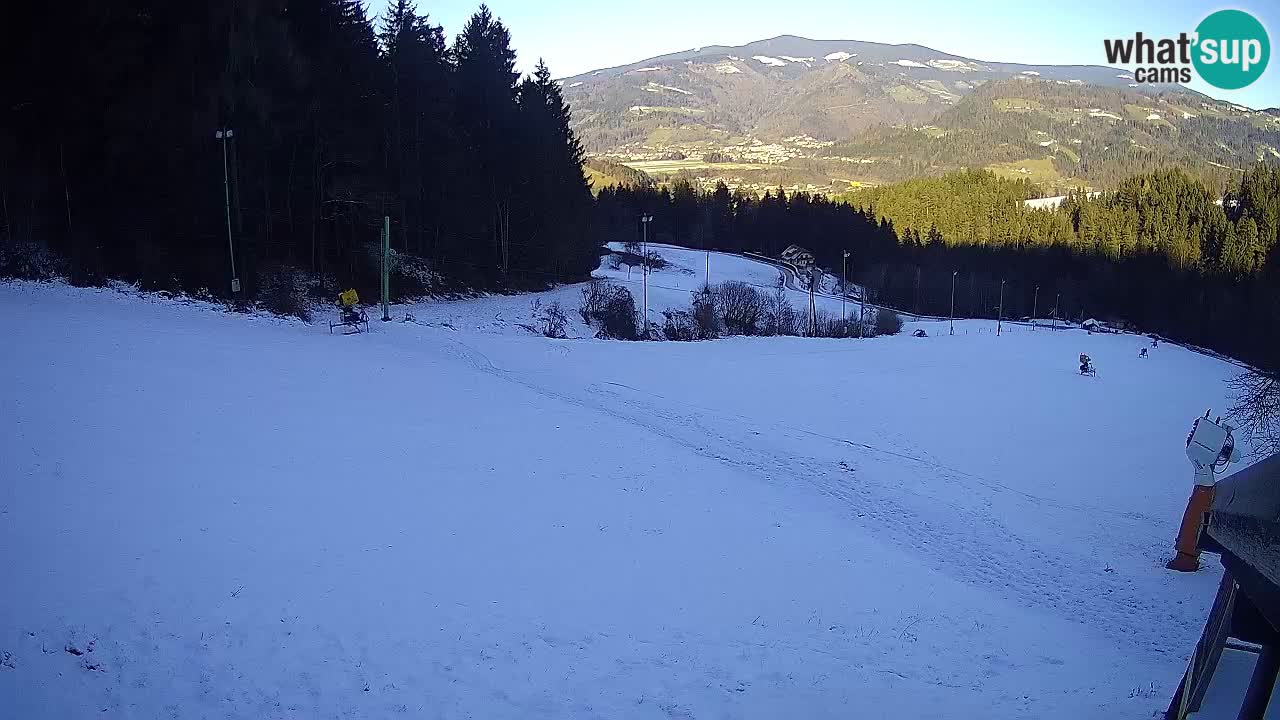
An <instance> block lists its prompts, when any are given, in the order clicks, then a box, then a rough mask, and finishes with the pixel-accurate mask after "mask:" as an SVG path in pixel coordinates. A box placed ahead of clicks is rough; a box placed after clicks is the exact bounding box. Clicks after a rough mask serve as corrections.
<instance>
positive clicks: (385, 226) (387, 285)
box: [382, 215, 391, 322]
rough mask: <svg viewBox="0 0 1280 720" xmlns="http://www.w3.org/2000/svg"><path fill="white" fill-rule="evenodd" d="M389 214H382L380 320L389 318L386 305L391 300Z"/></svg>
mask: <svg viewBox="0 0 1280 720" xmlns="http://www.w3.org/2000/svg"><path fill="white" fill-rule="evenodd" d="M390 276H391V216H390V215H383V216H382V321H383V322H387V321H389V320H390V319H391V314H390V313H389V312H387V310H388V308H387V305H388V303H389V302H390V301H391V297H390V296H391V280H390Z"/></svg>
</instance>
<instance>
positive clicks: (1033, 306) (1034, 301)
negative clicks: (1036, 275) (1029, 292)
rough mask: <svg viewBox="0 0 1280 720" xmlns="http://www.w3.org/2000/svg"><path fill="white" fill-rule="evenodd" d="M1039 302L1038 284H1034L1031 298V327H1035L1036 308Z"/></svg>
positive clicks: (1033, 328)
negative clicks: (1034, 291) (1033, 295)
mask: <svg viewBox="0 0 1280 720" xmlns="http://www.w3.org/2000/svg"><path fill="white" fill-rule="evenodd" d="M1039 304H1040V286H1039V285H1037V286H1036V294H1035V297H1034V298H1032V300H1031V329H1032V330H1035V329H1036V308H1037V307H1038V306H1039Z"/></svg>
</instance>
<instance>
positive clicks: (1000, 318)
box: [996, 280, 1004, 336]
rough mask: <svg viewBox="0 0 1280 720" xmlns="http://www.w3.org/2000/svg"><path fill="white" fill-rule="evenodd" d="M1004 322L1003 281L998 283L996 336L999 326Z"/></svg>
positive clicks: (998, 333) (998, 332)
mask: <svg viewBox="0 0 1280 720" xmlns="http://www.w3.org/2000/svg"><path fill="white" fill-rule="evenodd" d="M1003 321H1004V280H1001V281H1000V309H999V310H997V311H996V336H999V335H1000V324H1001V323H1002V322H1003Z"/></svg>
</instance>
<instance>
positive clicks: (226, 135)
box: [213, 128, 240, 293]
mask: <svg viewBox="0 0 1280 720" xmlns="http://www.w3.org/2000/svg"><path fill="white" fill-rule="evenodd" d="M213 136H214V137H215V138H217V139H219V140H221V141H222V189H223V194H224V196H225V200H226V206H227V255H228V256H229V257H230V258H231V292H232V293H238V292H240V278H239V277H238V276H237V275H236V248H235V245H234V244H232V242H231V175H230V173H229V172H228V171H227V140H230V139H231V138H232V137H235V135H234V134H233V133H232V132H231V130H230V129H227V128H224V129H220V130H218V131H217V132H215V133H214V134H213Z"/></svg>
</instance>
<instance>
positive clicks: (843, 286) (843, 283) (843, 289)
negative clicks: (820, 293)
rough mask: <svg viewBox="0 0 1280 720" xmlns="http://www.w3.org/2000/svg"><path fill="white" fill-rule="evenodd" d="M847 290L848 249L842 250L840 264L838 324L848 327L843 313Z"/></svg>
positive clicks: (847, 321)
mask: <svg viewBox="0 0 1280 720" xmlns="http://www.w3.org/2000/svg"><path fill="white" fill-rule="evenodd" d="M848 292H849V251H848V250H845V251H844V261H843V262H842V263H841V264H840V326H841V327H848V325H849V319H848V318H847V317H845V314H844V296H845V295H846V294H848Z"/></svg>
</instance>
